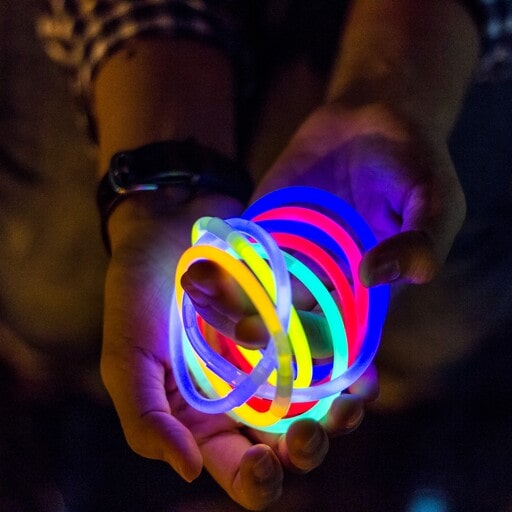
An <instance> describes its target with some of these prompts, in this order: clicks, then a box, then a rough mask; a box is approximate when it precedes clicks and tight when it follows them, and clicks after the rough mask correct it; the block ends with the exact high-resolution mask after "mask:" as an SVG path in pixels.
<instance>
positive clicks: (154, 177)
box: [97, 138, 253, 252]
mask: <svg viewBox="0 0 512 512" xmlns="http://www.w3.org/2000/svg"><path fill="white" fill-rule="evenodd" d="M162 187H185V188H187V189H188V190H189V193H190V195H189V197H193V196H194V195H196V194H197V193H198V192H200V191H208V192H215V193H219V194H225V195H227V196H230V197H233V198H235V199H238V200H239V201H241V202H243V203H244V204H245V203H247V201H248V200H249V198H250V196H251V194H252V190H253V186H252V180H251V177H250V176H249V173H248V172H247V171H246V170H245V169H244V168H243V167H242V166H240V165H239V164H237V163H236V162H235V161H234V160H232V159H230V158H228V157H226V156H225V155H223V154H221V153H219V152H218V151H215V150H213V149H211V148H209V147H206V146H204V145H201V144H199V143H198V142H197V141H196V140H195V139H193V138H187V139H184V140H170V141H161V142H153V143H150V144H147V145H144V146H142V147H139V148H136V149H133V150H128V151H120V152H118V153H116V154H115V155H114V156H113V157H112V158H111V161H110V167H109V169H108V171H107V173H106V174H105V175H104V176H103V178H102V179H101V181H100V183H99V186H98V192H97V204H98V209H99V212H100V218H101V228H102V235H103V240H104V242H105V246H106V247H107V249H108V250H109V252H110V242H109V238H108V232H107V223H108V219H109V218H110V215H111V214H112V212H113V211H114V209H115V208H116V207H117V205H118V204H119V203H120V202H121V201H123V200H124V199H125V198H127V197H128V196H130V195H131V194H134V193H137V192H141V191H150V190H158V189H159V188H162Z"/></svg>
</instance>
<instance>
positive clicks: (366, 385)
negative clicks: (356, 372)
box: [349, 364, 380, 403]
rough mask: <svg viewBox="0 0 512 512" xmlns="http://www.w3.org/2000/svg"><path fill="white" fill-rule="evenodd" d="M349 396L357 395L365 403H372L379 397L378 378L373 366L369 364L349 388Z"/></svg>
mask: <svg viewBox="0 0 512 512" xmlns="http://www.w3.org/2000/svg"><path fill="white" fill-rule="evenodd" d="M349 391H350V394H351V395H357V396H359V397H361V398H362V400H363V401H364V402H365V403H368V402H374V401H375V400H377V398H378V397H379V392H380V386H379V376H378V373H377V368H376V367H375V365H373V364H371V365H370V366H368V368H367V369H366V370H365V372H364V373H363V375H361V377H359V379H357V380H356V381H355V382H354V383H353V384H352V385H351V386H350V388H349Z"/></svg>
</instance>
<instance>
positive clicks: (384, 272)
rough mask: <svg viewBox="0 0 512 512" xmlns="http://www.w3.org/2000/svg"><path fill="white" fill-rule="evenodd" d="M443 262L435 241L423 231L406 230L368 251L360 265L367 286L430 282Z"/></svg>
mask: <svg viewBox="0 0 512 512" xmlns="http://www.w3.org/2000/svg"><path fill="white" fill-rule="evenodd" d="M440 266H441V262H440V261H439V257H438V255H437V253H436V250H435V246H434V243H433V241H432V239H431V238H430V237H429V236H428V235H427V234H426V233H424V232H421V231H407V232H404V233H400V234H398V235H395V236H392V237H390V238H387V239H385V240H384V241H382V242H381V243H380V244H378V245H377V246H375V247H374V248H372V249H371V250H370V251H368V252H367V253H366V254H365V255H364V256H363V258H362V261H361V264H360V266H359V278H360V279H361V282H362V283H363V284H364V285H365V286H375V285H378V284H384V283H392V282H395V281H403V282H408V283H414V284H421V283H427V282H429V281H431V280H432V279H433V277H434V276H435V275H436V274H437V272H438V271H439V268H440Z"/></svg>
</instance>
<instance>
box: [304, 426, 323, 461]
mask: <svg viewBox="0 0 512 512" xmlns="http://www.w3.org/2000/svg"><path fill="white" fill-rule="evenodd" d="M323 442H324V433H323V429H322V428H321V427H317V428H316V429H315V431H314V433H313V435H311V436H310V438H309V439H308V440H307V441H305V442H304V444H303V445H302V450H301V451H302V453H303V454H304V455H307V456H310V455H314V454H315V453H316V452H318V451H319V450H320V448H321V447H322V445H323Z"/></svg>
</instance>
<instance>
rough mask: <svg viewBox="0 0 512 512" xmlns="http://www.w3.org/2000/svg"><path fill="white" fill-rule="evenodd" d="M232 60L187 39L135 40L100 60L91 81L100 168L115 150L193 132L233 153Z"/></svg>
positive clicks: (211, 143)
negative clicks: (93, 80) (106, 58)
mask: <svg viewBox="0 0 512 512" xmlns="http://www.w3.org/2000/svg"><path fill="white" fill-rule="evenodd" d="M233 91H234V86H233V72H232V68H231V63H230V61H229V59H228V58H227V57H226V56H225V55H224V54H223V53H222V52H221V51H219V50H217V49H214V48H212V47H209V46H207V45H204V44H201V43H199V42H194V41H190V40H184V39H176V40H171V39H165V38H152V39H136V40H133V41H132V42H131V43H130V44H129V46H127V47H125V48H124V49H123V50H121V51H119V52H117V53H116V54H114V55H113V56H112V57H111V58H110V59H108V61H107V62H105V64H104V65H103V66H102V68H101V69H100V70H99V72H98V76H97V78H96V80H95V83H94V90H93V93H94V113H95V118H96V123H97V128H98V138H99V156H100V159H99V160H100V161H99V173H100V175H102V174H103V173H104V172H105V170H106V169H107V166H108V163H109V160H110V157H111V156H112V154H113V153H115V152H116V151H119V150H124V149H131V148H135V147H138V146H141V145H143V144H147V143H149V142H155V141H158V140H165V139H171V138H184V137H188V136H194V137H195V138H197V139H198V140H199V141H200V142H201V143H203V144H205V145H207V146H210V147H212V148H213V149H216V150H218V151H220V152H222V153H224V154H226V155H227V156H234V152H235V147H234V100H233V98H234V92H233Z"/></svg>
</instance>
